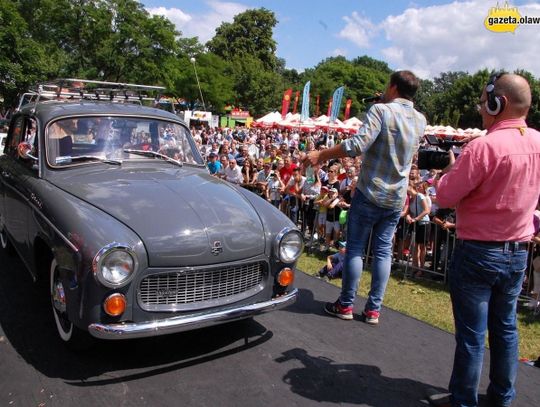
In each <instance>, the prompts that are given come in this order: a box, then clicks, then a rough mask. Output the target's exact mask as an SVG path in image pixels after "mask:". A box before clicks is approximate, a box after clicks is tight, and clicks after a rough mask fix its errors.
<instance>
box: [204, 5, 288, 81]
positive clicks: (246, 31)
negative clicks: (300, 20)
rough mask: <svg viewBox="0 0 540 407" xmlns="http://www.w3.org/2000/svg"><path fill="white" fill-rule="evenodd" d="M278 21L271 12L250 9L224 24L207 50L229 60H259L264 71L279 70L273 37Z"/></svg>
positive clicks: (208, 44) (218, 29)
mask: <svg viewBox="0 0 540 407" xmlns="http://www.w3.org/2000/svg"><path fill="white" fill-rule="evenodd" d="M277 22H278V21H277V20H276V17H275V15H274V13H273V12H272V11H270V10H267V9H265V8H260V9H252V10H247V11H245V12H243V13H240V14H238V15H236V16H235V17H234V19H233V22H232V23H223V24H221V25H220V26H219V27H218V28H217V29H216V35H215V36H214V38H212V39H211V40H210V41H208V42H207V43H206V47H207V48H208V50H210V51H211V52H213V53H214V54H216V55H219V56H220V57H222V58H223V59H225V60H227V61H232V60H235V59H243V58H245V57H255V58H256V59H258V60H259V61H261V64H262V68H263V69H264V70H269V71H275V70H276V69H277V68H278V65H279V61H278V59H277V57H276V55H275V54H276V41H275V40H274V39H273V37H272V35H273V29H274V27H275V26H276V24H277Z"/></svg>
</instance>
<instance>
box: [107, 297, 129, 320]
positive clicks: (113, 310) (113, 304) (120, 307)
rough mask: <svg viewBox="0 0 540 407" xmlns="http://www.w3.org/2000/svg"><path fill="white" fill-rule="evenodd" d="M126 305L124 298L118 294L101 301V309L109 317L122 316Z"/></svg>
mask: <svg viewBox="0 0 540 407" xmlns="http://www.w3.org/2000/svg"><path fill="white" fill-rule="evenodd" d="M126 305H127V301H126V297H125V296H124V294H120V293H114V294H111V295H109V296H108V297H107V298H106V299H105V301H103V309H104V310H105V312H106V313H107V314H108V315H110V316H111V317H117V316H119V315H122V314H123V313H124V311H125V310H126Z"/></svg>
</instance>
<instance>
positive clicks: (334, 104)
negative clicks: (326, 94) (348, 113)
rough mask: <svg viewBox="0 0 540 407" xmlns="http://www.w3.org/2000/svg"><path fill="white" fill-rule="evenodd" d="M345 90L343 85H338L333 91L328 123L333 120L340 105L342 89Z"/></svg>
mask: <svg viewBox="0 0 540 407" xmlns="http://www.w3.org/2000/svg"><path fill="white" fill-rule="evenodd" d="M344 90H345V87H344V86H340V87H339V88H337V89H336V90H335V91H334V96H333V97H332V113H331V115H330V123H332V122H335V121H336V119H337V115H338V112H339V108H340V107H341V98H342V97H343V91H344Z"/></svg>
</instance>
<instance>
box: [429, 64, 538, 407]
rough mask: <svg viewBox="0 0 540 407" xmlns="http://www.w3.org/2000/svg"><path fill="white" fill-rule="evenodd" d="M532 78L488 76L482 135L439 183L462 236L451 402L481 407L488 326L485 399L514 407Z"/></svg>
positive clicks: (534, 192) (534, 181) (534, 196)
mask: <svg viewBox="0 0 540 407" xmlns="http://www.w3.org/2000/svg"><path fill="white" fill-rule="evenodd" d="M530 105H531V90H530V87H529V84H528V82H527V80H526V79H525V78H524V77H522V76H519V75H514V74H501V73H499V74H496V75H493V76H491V78H490V79H489V82H488V83H487V85H486V87H485V88H484V90H483V92H482V95H481V97H480V105H478V111H479V112H480V115H481V116H482V125H483V127H484V128H485V129H487V130H488V132H487V135H486V136H485V137H480V138H477V139H474V140H472V141H471V142H470V143H468V144H467V146H466V147H464V148H463V150H462V152H461V154H460V156H459V157H458V159H457V160H456V161H455V163H454V162H453V159H452V156H453V154H452V153H450V156H451V157H450V158H451V160H450V161H451V162H450V165H449V167H448V168H446V169H445V170H444V171H443V172H446V174H445V175H443V176H442V177H441V178H440V180H439V181H438V187H437V201H438V204H439V206H440V207H443V208H450V207H456V220H457V224H456V228H457V237H458V240H457V242H456V247H455V249H454V253H453V257H452V261H451V264H450V268H449V274H448V278H449V283H450V295H451V299H452V307H453V311H454V319H455V328H456V333H455V336H456V351H455V357H454V366H453V371H452V376H451V379H450V384H449V391H450V397H449V401H448V403H447V404H438V405H452V406H476V405H477V404H478V385H479V382H480V373H481V369H482V361H483V354H484V346H485V336H486V331H487V330H489V351H490V355H491V358H490V374H489V378H490V384H489V387H488V389H487V397H488V400H489V401H488V404H489V405H490V406H491V405H494V406H509V405H510V404H511V402H512V400H513V399H514V397H515V389H514V382H515V379H516V374H517V364H518V356H519V354H518V332H517V326H516V307H517V298H518V295H519V293H520V291H521V286H522V282H523V277H524V272H525V270H526V267H527V248H528V242H529V241H530V239H531V236H532V234H533V224H532V221H531V220H532V218H533V213H534V209H535V207H536V203H537V201H538V196H539V195H540V179H539V174H540V133H539V132H538V131H536V130H533V129H531V128H529V127H527V124H526V122H525V119H526V117H527V113H528V111H529V108H530Z"/></svg>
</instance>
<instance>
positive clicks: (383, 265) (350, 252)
mask: <svg viewBox="0 0 540 407" xmlns="http://www.w3.org/2000/svg"><path fill="white" fill-rule="evenodd" d="M400 212H401V210H400V209H397V210H396V209H386V208H381V207H379V206H377V205H375V204H373V203H371V201H369V200H368V199H367V198H366V197H365V196H364V195H363V194H362V193H361V192H360V191H359V190H358V189H357V190H356V192H355V193H354V197H353V200H352V203H351V208H350V209H349V213H348V220H347V253H346V255H345V268H344V271H343V281H342V288H341V295H340V297H339V301H340V302H341V304H342V305H344V306H349V305H353V303H354V298H355V296H356V290H357V288H358V283H359V282H360V277H361V276H362V271H363V267H364V263H363V261H362V257H363V256H364V255H365V251H366V248H367V246H368V243H369V237H370V234H371V231H372V230H373V234H372V240H371V246H372V248H373V263H372V267H371V272H372V278H371V290H370V291H369V296H368V301H367V303H366V307H365V309H366V310H369V311H379V310H380V309H381V304H382V300H383V297H384V292H385V291H386V284H387V283H388V278H389V277H390V268H391V266H392V239H393V236H394V232H395V230H396V226H397V223H398V221H399V215H400Z"/></svg>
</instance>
